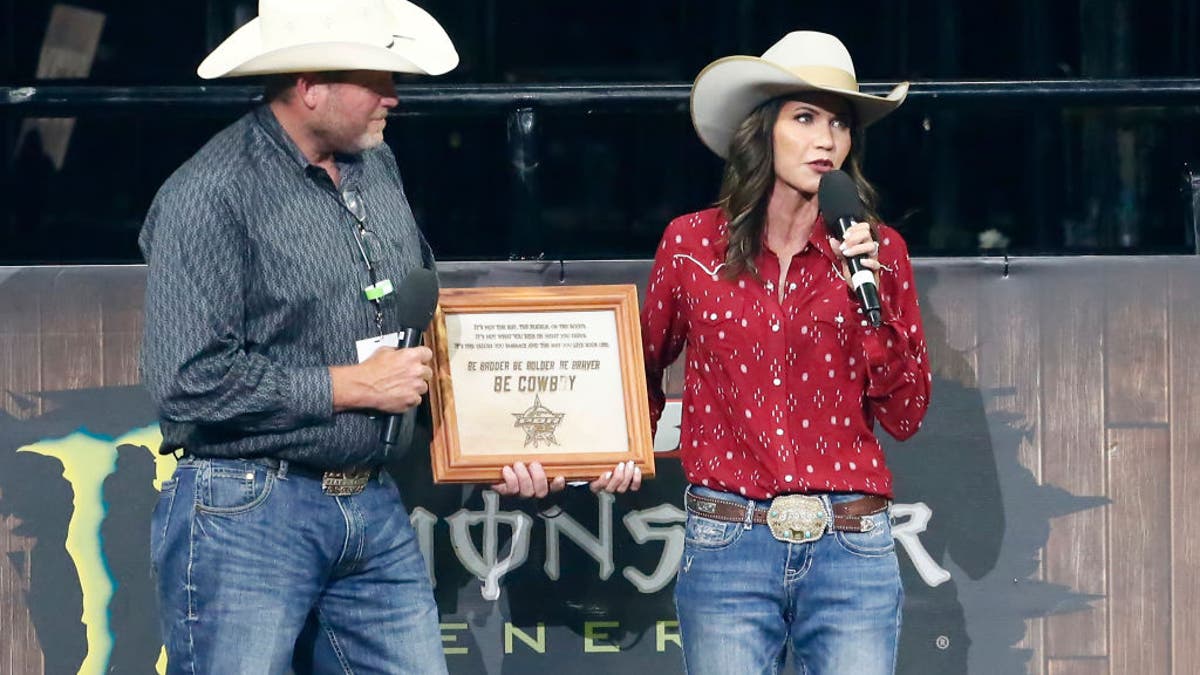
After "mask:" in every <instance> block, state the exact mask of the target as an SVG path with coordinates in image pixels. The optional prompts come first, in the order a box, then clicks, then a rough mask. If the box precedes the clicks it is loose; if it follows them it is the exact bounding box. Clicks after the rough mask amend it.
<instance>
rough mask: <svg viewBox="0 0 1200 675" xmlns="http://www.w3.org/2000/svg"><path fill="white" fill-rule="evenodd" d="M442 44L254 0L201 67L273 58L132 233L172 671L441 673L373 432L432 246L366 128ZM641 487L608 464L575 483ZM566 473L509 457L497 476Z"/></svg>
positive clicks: (349, 0)
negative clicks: (142, 274) (141, 263)
mask: <svg viewBox="0 0 1200 675" xmlns="http://www.w3.org/2000/svg"><path fill="white" fill-rule="evenodd" d="M457 62H458V56H457V54H456V52H455V50H454V46H453V45H452V44H451V42H450V39H449V38H448V37H447V35H446V33H445V31H444V30H443V29H442V28H441V26H440V25H438V23H437V22H436V21H435V20H434V19H433V18H432V17H430V16H429V15H428V14H426V13H425V12H424V11H422V10H421V9H419V8H417V7H416V6H414V5H412V4H410V3H408V2H406V1H405V0H261V2H260V5H259V16H258V17H257V18H256V19H254V20H253V21H251V22H250V23H248V24H247V25H246V26H244V27H242V28H241V29H239V30H238V31H236V32H235V33H234V34H233V35H232V36H230V37H229V39H227V40H226V41H225V42H224V43H222V44H221V45H220V46H218V47H217V49H216V50H214V51H213V53H212V54H210V55H209V56H208V58H207V59H205V61H204V63H202V64H201V65H200V67H199V70H198V73H199V75H200V76H201V77H204V78H214V77H228V76H241V75H267V76H269V77H268V80H267V87H266V99H267V100H266V101H265V102H264V104H263V105H262V106H260V107H258V108H256V109H255V110H253V111H251V112H250V113H248V114H246V115H245V116H244V117H242V118H241V119H240V120H238V121H237V122H235V123H234V124H233V125H231V126H230V127H228V128H226V129H225V130H223V131H222V132H220V133H219V134H217V135H216V136H215V137H214V138H213V139H212V140H211V141H209V143H207V144H206V145H205V146H204V147H203V148H202V149H201V150H200V151H199V152H198V153H197V154H196V155H195V156H194V157H192V158H191V159H190V160H189V161H188V162H186V163H185V164H184V165H183V166H182V167H180V168H179V169H178V170H177V171H176V172H175V173H174V174H173V175H172V176H171V177H170V178H169V179H168V180H167V182H166V183H165V184H164V185H163V187H162V189H161V190H160V192H159V194H158V195H157V196H156V198H155V200H154V203H153V204H152V206H151V208H150V212H149V214H148V215H147V218H146V223H145V226H144V228H143V230H142V233H141V237H140V239H139V243H140V245H141V248H142V252H143V254H144V256H145V257H146V260H147V262H148V264H149V275H148V281H147V289H146V323H145V336H144V341H143V351H142V371H143V380H144V382H145V384H146V386H147V388H148V389H149V391H150V393H151V395H152V396H153V398H154V400H155V401H156V403H157V404H158V406H159V410H160V417H161V420H162V430H163V449H164V451H180V452H182V458H181V460H180V462H179V465H178V468H177V470H176V472H175V475H174V476H173V477H172V479H171V480H169V481H167V482H166V483H164V485H163V487H162V493H161V496H160V499H159V503H158V505H157V507H156V509H155V512H154V516H153V520H152V528H153V529H152V533H151V555H152V565H153V570H154V573H155V577H156V587H157V592H158V597H159V604H160V612H161V618H160V622H161V625H162V629H163V638H164V642H165V644H166V648H167V655H168V664H169V669H170V671H171V672H172V673H176V672H179V673H184V672H186V673H193V672H194V673H222V674H224V673H280V672H285V671H286V670H287V669H288V668H289V667H290V666H292V665H293V664H295V666H296V668H297V670H308V669H312V670H315V671H318V672H327V671H336V672H388V673H395V672H402V673H422V674H425V673H439V672H445V669H446V666H445V661H444V658H443V656H442V649H441V639H440V634H439V629H438V615H437V607H436V605H435V603H434V601H433V597H432V592H431V586H430V582H429V579H428V577H427V574H426V569H425V562H424V559H423V558H422V556H421V553H420V550H419V548H418V545H417V540H416V537H415V535H414V533H413V530H412V528H411V526H410V524H409V520H408V514H407V512H406V511H405V509H404V506H403V504H402V503H401V502H400V498H399V494H398V492H397V489H396V486H395V484H394V482H393V481H392V479H391V478H390V477H389V476H388V475H387V473H386V472H383V471H381V470H380V467H381V466H382V465H383V464H384V463H385V462H388V461H389V460H390V459H393V458H394V457H396V456H399V455H400V454H402V453H403V452H404V451H405V450H406V449H407V448H406V446H407V445H408V443H407V442H406V440H405V439H401V440H400V442H399V443H397V444H388V443H384V442H383V441H382V440H381V431H382V429H383V426H384V418H386V416H388V415H399V414H403V413H404V412H405V411H407V410H409V409H410V408H413V407H414V406H417V405H418V404H419V403H420V401H421V399H422V396H423V395H424V394H425V393H426V391H427V389H428V381H429V379H430V377H431V371H430V367H429V363H430V360H431V358H432V354H431V352H430V351H429V350H428V349H427V348H425V347H413V348H408V349H395V348H392V347H390V346H386V345H387V344H388V341H387V339H386V336H387V335H388V333H389V331H395V330H396V329H397V327H398V322H397V317H396V314H397V306H398V304H399V302H400V301H398V300H397V298H396V296H397V295H398V294H399V293H403V292H405V289H404V284H403V281H404V280H405V279H406V278H408V277H409V275H410V274H411V273H414V272H416V271H418V270H420V269H422V268H431V267H432V266H433V256H432V253H431V251H430V249H429V246H428V244H426V243H425V240H424V238H423V237H422V235H421V233H420V232H419V230H418V229H417V227H416V224H415V222H414V220H413V216H412V211H411V209H410V208H409V205H408V202H407V199H406V197H405V194H404V189H403V186H402V184H401V181H400V175H399V171H398V169H397V167H396V162H395V159H394V157H393V156H392V153H391V151H390V150H389V149H388V147H387V146H386V145H385V144H383V129H384V126H385V125H386V118H387V113H388V110H389V109H391V108H393V107H395V106H396V104H397V99H396V93H395V89H394V87H393V84H392V75H391V73H392V72H410V73H421V74H429V75H438V74H441V73H444V72H446V71H448V70H450V69H451V68H453V67H454V66H455V65H456V64H457ZM381 336H385V337H384V339H381ZM381 343H382V344H383V345H385V346H379V345H380V344H381ZM392 344H394V342H393V343H392ZM372 350H373V351H372ZM639 483H640V475H639V474H638V473H637V472H636V471H633V470H632V469H627V468H621V469H619V470H615V471H613V472H610V473H609V474H606V475H605V476H604V477H603V479H602V480H598V481H596V482H595V483H593V484H592V487H593V490H599V489H609V490H614V491H621V492H623V491H625V490H626V489H629V488H632V489H636V488H637V486H638V484H639ZM562 485H563V481H562V479H561V478H559V479H556V480H555V481H554V482H553V483H549V482H548V481H547V478H546V476H545V473H544V472H543V471H542V469H541V468H540V467H539V466H537V465H536V464H534V465H531V466H529V467H526V466H523V465H520V464H518V465H515V466H512V467H506V468H505V470H504V474H503V476H502V482H500V483H498V484H497V485H496V486H493V487H494V489H496V490H497V491H499V492H501V493H502V494H519V495H522V496H537V497H543V496H545V495H546V494H547V493H548V492H551V491H556V490H560V489H561V488H562ZM293 657H295V658H293Z"/></svg>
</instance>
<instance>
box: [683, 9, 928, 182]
mask: <svg viewBox="0 0 1200 675" xmlns="http://www.w3.org/2000/svg"><path fill="white" fill-rule="evenodd" d="M801 91H827V92H829V93H831V94H837V95H838V96H842V97H844V98H846V99H847V100H848V101H849V102H850V104H851V105H852V106H853V107H854V114H855V118H856V119H857V122H858V124H859V126H864V127H865V126H866V125H868V124H871V123H872V122H876V121H878V120H880V119H881V118H883V117H884V116H885V115H887V114H888V113H890V112H892V111H893V110H895V109H896V108H898V107H899V106H900V104H901V103H903V102H904V97H905V96H907V95H908V83H907V82H901V83H900V84H898V85H896V87H895V88H894V89H892V91H891V92H889V93H888V95H887V96H870V95H867V94H863V93H860V92H859V91H858V79H857V78H856V77H855V75H854V62H853V61H851V60H850V52H848V51H846V46H845V45H843V44H842V42H841V40H838V39H837V38H835V37H834V36H832V35H829V34H828V33H818V32H815V31H795V32H793V33H788V34H787V35H785V36H784V37H783V39H782V40H780V41H779V42H776V43H775V44H774V45H771V48H770V49H768V50H767V51H765V52H763V55H762V56H761V57H759V56H728V57H726V58H723V59H718V60H716V61H713V62H712V63H710V64H709V65H708V66H707V67H705V68H704V70H702V71H700V74H699V75H697V76H696V82H695V83H694V84H693V85H692V124H694V125H695V126H696V133H697V134H699V135H700V140H701V141H703V142H704V144H705V145H707V146H708V147H709V149H710V150H712V151H713V152H715V153H717V154H718V155H720V156H721V157H722V158H724V159H728V153H729V143H730V141H731V140H732V139H733V134H734V131H736V130H737V128H738V125H740V124H741V123H742V121H743V120H745V119H746V117H747V116H748V115H749V114H750V113H751V112H752V111H753V110H754V109H755V108H757V107H758V106H759V105H760V104H762V103H765V102H766V101H769V100H771V99H773V98H775V97H777V96H782V95H784V94H790V93H795V92H801Z"/></svg>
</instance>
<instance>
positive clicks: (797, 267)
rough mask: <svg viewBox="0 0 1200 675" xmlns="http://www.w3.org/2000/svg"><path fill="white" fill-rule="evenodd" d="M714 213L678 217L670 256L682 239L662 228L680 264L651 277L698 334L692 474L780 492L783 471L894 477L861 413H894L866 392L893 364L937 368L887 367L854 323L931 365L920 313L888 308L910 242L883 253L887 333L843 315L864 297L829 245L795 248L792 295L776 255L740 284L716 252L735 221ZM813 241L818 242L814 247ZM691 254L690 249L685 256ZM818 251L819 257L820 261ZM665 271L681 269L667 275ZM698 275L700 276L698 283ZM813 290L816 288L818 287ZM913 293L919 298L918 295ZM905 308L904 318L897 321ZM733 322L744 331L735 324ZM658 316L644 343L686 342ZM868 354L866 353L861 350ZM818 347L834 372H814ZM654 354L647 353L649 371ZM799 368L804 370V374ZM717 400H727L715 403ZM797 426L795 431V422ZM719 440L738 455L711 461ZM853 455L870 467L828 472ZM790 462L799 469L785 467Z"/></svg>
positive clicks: (863, 482) (847, 479)
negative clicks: (727, 275) (758, 276)
mask: <svg viewBox="0 0 1200 675" xmlns="http://www.w3.org/2000/svg"><path fill="white" fill-rule="evenodd" d="M714 223H718V221H717V219H715V218H714V217H712V216H711V214H710V213H709V212H701V213H700V214H691V215H689V216H685V217H684V218H681V219H677V220H676V221H675V222H673V223H672V226H671V228H670V229H669V230H668V232H670V234H671V239H673V240H674V242H675V244H676V245H677V246H678V248H675V249H673V250H675V251H678V253H677V254H676V255H675V256H671V255H669V254H670V253H671V252H672V249H671V247H670V244H669V239H668V238H667V237H664V239H663V242H662V247H663V248H664V249H666V251H665V253H666V254H667V255H665V256H664V257H665V258H666V259H668V260H670V264H668V265H663V264H660V262H657V261H656V265H655V271H654V272H653V273H652V275H651V279H650V284H649V285H648V287H647V288H648V289H657V292H658V295H656V296H655V298H656V299H658V298H660V297H662V296H663V295H664V294H671V293H673V294H674V298H675V300H674V305H672V304H671V303H664V302H663V301H662V300H661V299H658V301H657V302H656V303H655V304H654V305H652V307H656V308H658V309H660V310H661V311H660V314H666V313H667V312H672V311H674V312H675V316H678V317H680V319H681V323H677V324H675V325H683V326H685V327H686V329H687V332H686V333H679V335H680V338H679V339H680V340H681V341H682V339H683V335H687V336H688V337H687V340H688V346H689V349H688V352H687V355H688V361H687V366H688V369H687V371H686V373H685V379H684V386H683V394H684V398H685V402H686V401H689V400H690V401H697V402H700V403H703V405H701V406H699V407H700V408H701V409H702V410H703V413H701V414H699V415H697V414H696V412H695V409H696V406H691V405H689V406H687V410H688V412H689V417H688V418H687V419H685V420H684V424H683V428H682V429H681V434H682V435H683V437H684V438H686V439H690V440H691V441H692V443H690V444H689V445H691V446H693V447H696V448H697V450H696V451H694V452H695V453H696V454H689V453H691V452H693V451H688V452H685V453H684V463H685V466H684V469H685V474H686V475H688V476H689V477H693V476H695V477H696V479H694V480H693V482H701V479H702V480H703V482H702V484H708V483H709V482H712V481H710V480H709V478H710V477H714V474H715V477H716V478H718V479H719V480H717V481H716V482H718V483H719V485H720V486H721V487H722V488H727V489H729V490H731V491H732V490H737V491H738V492H739V493H741V494H747V490H748V489H752V490H753V491H754V494H757V495H760V496H761V495H764V494H774V493H776V492H779V491H780V489H781V487H782V483H781V482H780V481H781V480H782V482H784V483H792V481H793V479H795V480H796V483H797V486H796V487H790V488H788V489H791V490H795V489H801V490H805V489H816V490H820V489H826V490H839V489H840V490H844V489H848V488H851V487H852V486H853V488H854V489H860V488H862V487H864V486H867V487H870V488H872V489H875V490H878V491H883V492H886V491H889V490H890V476H889V475H888V474H887V470H886V468H884V467H883V463H882V456H881V455H879V454H878V453H879V450H878V445H877V443H876V442H875V441H874V439H873V438H871V435H870V431H869V428H870V425H868V424H866V423H865V422H863V421H859V422H857V423H856V420H860V418H861V417H862V415H863V412H864V411H867V412H869V413H871V414H874V415H875V416H876V417H877V418H880V417H883V418H886V417H887V416H888V415H889V412H888V406H886V405H879V404H866V405H864V399H863V392H864V391H865V390H866V389H867V388H868V387H870V386H872V380H873V378H876V377H880V376H884V375H887V376H892V377H894V378H895V377H898V378H901V379H903V380H904V381H905V382H907V383H908V384H912V382H917V381H922V380H924V381H925V382H928V381H929V380H930V379H931V376H930V375H929V373H928V368H927V366H926V367H924V368H922V369H921V370H924V372H913V371H911V370H907V371H906V370H903V369H901V368H899V367H893V366H892V365H890V364H889V365H888V366H887V367H883V366H879V365H878V362H877V361H876V360H874V357H871V355H870V352H864V350H863V346H862V344H863V343H862V340H861V339H860V338H861V335H857V334H856V333H858V332H859V331H860V330H863V332H864V333H867V332H871V331H880V334H881V335H888V337H887V339H886V343H887V349H888V351H889V353H890V352H892V351H893V350H908V352H906V353H911V354H912V358H913V361H912V363H916V364H917V365H922V366H923V365H924V364H923V361H924V359H923V355H924V353H923V350H924V344H923V339H922V336H921V335H920V326H919V323H917V322H915V321H912V320H911V319H914V318H916V315H915V314H914V315H912V316H907V315H905V314H903V313H902V312H899V313H896V314H895V315H893V316H891V317H889V315H888V314H887V311H888V310H891V311H893V312H894V311H895V310H894V309H892V308H893V307H895V306H899V307H903V305H902V303H901V304H897V305H893V304H892V303H889V302H887V301H889V300H893V299H894V298H895V294H897V293H900V292H901V290H903V291H910V290H911V285H910V283H909V281H908V279H907V275H909V274H910V273H911V270H910V269H909V268H908V266H907V259H906V257H905V256H904V255H903V250H902V249H901V250H900V251H899V252H897V251H895V250H892V249H885V253H886V254H887V255H885V257H884V262H885V265H888V266H889V268H888V269H887V272H888V273H890V274H887V273H881V276H880V278H881V285H880V291H881V295H882V296H883V297H884V300H885V304H886V307H885V317H884V319H885V325H890V326H892V327H893V329H894V330H893V332H892V333H890V334H887V333H882V331H883V329H860V327H859V325H858V323H859V322H856V321H846V320H845V319H846V316H845V315H844V314H843V313H845V314H848V315H849V316H855V317H858V318H861V315H862V312H861V308H859V307H857V306H855V305H854V302H853V300H852V296H850V295H849V294H848V293H846V292H845V288H846V287H845V282H844V281H843V280H842V279H841V277H840V270H838V269H835V268H834V266H833V265H831V264H829V263H828V262H827V261H825V260H823V259H822V258H821V257H820V253H819V252H817V253H816V254H815V255H813V256H811V257H806V255H804V253H805V252H803V251H802V253H801V254H798V255H797V256H796V257H795V258H793V265H792V267H791V269H790V270H789V273H788V275H787V277H788V278H787V279H786V280H785V281H784V283H783V284H782V288H783V289H786V293H785V294H784V296H783V302H782V304H780V302H779V296H778V294H775V293H774V291H775V290H776V283H775V281H772V273H773V274H775V277H774V278H775V280H778V272H777V263H773V264H775V268H774V269H770V270H766V269H764V270H763V274H762V278H764V279H766V281H765V282H759V283H757V284H754V283H752V282H751V281H750V280H749V278H748V277H743V278H739V279H737V280H736V281H735V282H733V283H730V282H728V281H725V280H724V279H722V278H721V277H720V275H717V274H715V273H714V271H713V270H715V269H719V266H720V265H721V264H722V262H723V259H722V255H723V254H718V253H717V251H723V248H718V247H720V246H721V244H722V243H723V241H724V240H725V239H724V237H725V235H726V232H725V230H724V225H723V222H720V223H718V224H716V225H714ZM885 229H886V227H885ZM888 231H889V232H890V230H888ZM713 235H718V236H713ZM697 245H699V247H698V246H697ZM889 245H890V237H884V238H882V239H881V246H889ZM809 249H812V247H811V246H810V247H809ZM807 252H808V253H813V251H812V250H808V251H807ZM684 254H686V256H688V257H689V258H690V259H686V260H685V259H683V258H682V255H684ZM817 261H820V262H821V264H819V265H813V263H814V262H817ZM809 265H811V268H810V267H809ZM897 265H899V267H897ZM895 269H900V270H902V271H904V272H905V273H906V274H905V275H904V278H900V277H901V276H902V275H899V274H897V273H896V271H895ZM814 271H815V272H816V273H814ZM667 274H671V275H672V277H673V278H667V276H666V275H667ZM689 279H690V280H691V283H688V280H689ZM826 284H828V286H829V288H830V289H831V290H832V291H836V292H832V293H826V294H825V295H821V294H820V289H821V288H824V287H825V286H824V285H826ZM764 289H765V290H766V293H764V292H763V291H764ZM814 291H817V292H816V294H815V297H814ZM909 303H910V304H911V305H912V306H915V298H914V299H910V300H909ZM673 307H674V309H673ZM701 315H703V318H704V319H705V320H706V321H707V322H711V323H707V325H701V324H698V323H696V322H695V321H694V319H695V318H696V317H698V316H701ZM664 318H669V317H664ZM897 318H898V319H899V320H900V321H904V323H900V324H899V325H896V324H888V323H887V322H889V321H891V320H893V319H897ZM905 319H910V320H908V321H905ZM722 322H729V323H722ZM730 326H739V327H740V328H741V329H744V330H733V331H731V330H729V328H730ZM654 327H655V328H656V330H657V331H658V333H657V334H654V333H653V332H652V331H649V330H643V336H644V338H646V339H647V342H648V343H650V344H648V346H647V348H646V353H648V354H652V355H657V354H661V356H655V357H654V358H656V359H665V358H666V357H668V356H673V355H675V354H678V352H679V349H678V347H672V348H668V344H667V342H665V341H659V340H658V339H657V338H658V337H660V336H661V335H663V333H664V332H665V331H666V329H667V328H669V322H668V321H662V322H661V323H658V324H656V325H655V326H654ZM644 328H645V326H644ZM892 335H894V336H895V337H896V338H897V342H896V344H893V340H892V338H891V336H892ZM706 337H707V338H708V339H705V338H706ZM881 342H882V341H881ZM697 344H699V345H701V348H700V349H699V350H697V351H696V353H693V350H692V349H691V347H694V346H696V345H697ZM914 345H915V346H914ZM681 346H682V345H681ZM829 347H833V349H828V348H829ZM818 348H819V349H820V351H817V352H815V354H814V351H813V350H815V349H818ZM864 353H865V354H867V358H866V359H864V358H863V356H862V355H863V354H864ZM814 357H815V358H816V359H820V360H821V361H820V362H821V363H823V364H824V365H826V366H827V368H823V369H819V370H817V371H816V372H818V373H822V372H823V373H826V374H827V375H828V378H829V379H825V378H820V377H817V378H815V379H814V378H810V377H809V375H810V369H811V367H812V364H813V360H814ZM650 365H651V364H650V363H649V359H648V363H647V367H648V370H649V369H650ZM701 371H703V372H702V374H701ZM797 373H799V374H800V377H799V378H796V377H795V375H796V374H797ZM859 375H863V377H859ZM922 375H923V376H924V377H921V376H922ZM789 376H790V377H789ZM785 378H787V381H788V386H786V387H784V386H783V382H784V380H785ZM889 400H894V401H895V403H896V405H895V406H894V407H896V408H899V409H900V412H897V413H895V415H899V416H900V419H898V420H894V422H893V423H894V424H896V427H897V428H899V429H900V430H902V431H903V430H904V429H912V428H915V427H917V426H918V421H919V420H918V419H903V417H904V415H906V414H907V413H906V412H905V411H908V410H912V409H913V408H916V407H917V406H914V405H913V400H914V399H912V398H910V400H909V401H908V402H907V403H906V404H905V405H903V406H901V405H900V404H899V401H900V400H902V399H900V398H894V399H889ZM915 400H919V402H920V404H921V407H922V409H923V406H924V404H925V402H926V401H925V399H924V398H918V399H915ZM710 401H713V402H716V403H718V405H711V404H710V403H709V402H710ZM872 405H873V406H874V407H872ZM731 407H732V410H733V411H736V410H738V409H741V410H743V411H744V414H745V420H747V421H746V422H741V423H739V422H733V421H732V420H730V419H729V417H730V408H731ZM806 409H807V410H814V409H815V410H816V411H817V415H816V422H815V423H814V420H813V419H812V418H804V419H800V420H796V419H795V417H793V416H796V413H797V412H799V411H801V410H806ZM756 413H757V414H756ZM826 417H828V419H829V420H830V422H829V426H825V424H824V419H826ZM789 420H793V421H791V422H789ZM796 422H799V424H796ZM766 425H770V426H766ZM764 427H765V428H764ZM788 429H790V430H791V431H790V432H789V431H786V430H788ZM851 429H853V431H851ZM864 439H865V440H864ZM697 441H698V445H697ZM865 441H869V442H865ZM731 444H733V445H734V448H735V450H736V449H738V448H740V450H737V452H735V451H734V450H729V451H726V450H725V448H727V447H728V446H729V445H731ZM722 446H723V447H722ZM706 448H708V449H706ZM715 448H720V451H719V452H720V454H719V455H717V456H716V457H717V458H718V459H719V460H721V461H724V462H728V463H729V464H725V465H722V464H721V461H718V462H717V463H716V464H713V463H712V462H711V461H710V460H711V458H712V457H713V455H712V454H711V453H712V452H713V451H714V449H715ZM848 452H849V453H855V454H856V455H858V457H857V458H856V461H855V462H846V461H842V460H840V459H839V457H844V455H845V454H846V453H848ZM764 453H766V455H764ZM734 457H736V458H737V459H736V460H735V459H734ZM863 457H865V459H863ZM866 462H870V464H866ZM843 464H845V465H846V466H847V467H850V468H851V471H856V470H857V469H858V468H859V465H860V464H862V465H863V466H864V467H867V468H866V471H864V472H862V474H860V476H861V477H851V476H849V475H845V476H843V477H840V478H835V477H834V476H833V474H832V473H830V472H831V471H841V469H842V465H843ZM787 468H790V469H792V470H791V471H784V470H783V469H787ZM797 469H800V471H799V473H800V474H802V475H801V476H800V477H796V473H797V471H796V470H797ZM873 470H874V471H873ZM697 474H699V475H697Z"/></svg>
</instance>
